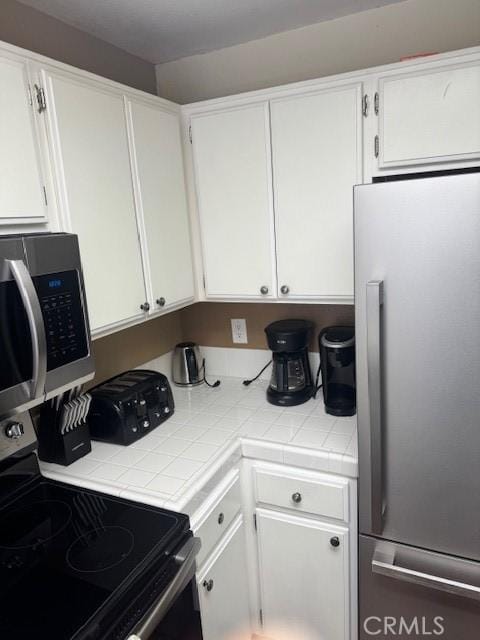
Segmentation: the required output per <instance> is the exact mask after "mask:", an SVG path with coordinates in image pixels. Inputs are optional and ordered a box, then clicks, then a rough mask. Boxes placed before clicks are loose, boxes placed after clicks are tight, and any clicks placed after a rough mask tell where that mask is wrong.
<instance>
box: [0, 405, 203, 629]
mask: <svg viewBox="0 0 480 640" xmlns="http://www.w3.org/2000/svg"><path fill="white" fill-rule="evenodd" d="M18 425H22V435H21V436H18V437H17V438H15V437H14V436H12V435H11V434H12V430H13V431H14V433H18V432H16V431H15V430H14V427H15V426H17V427H18ZM35 446H36V442H35V434H34V431H33V427H32V423H31V420H30V417H29V415H28V413H24V414H21V415H19V416H17V417H16V419H15V420H14V421H12V420H11V419H9V420H3V421H0V459H1V461H0V637H1V638H14V639H15V640H31V639H32V638H49V639H50V640H125V639H126V638H128V637H130V636H131V635H133V634H136V635H138V636H139V637H141V638H142V640H143V639H147V638H153V637H154V638H155V639H157V638H158V639H160V638H162V639H163V638H169V639H170V638H179V639H180V638H183V637H185V636H184V635H182V634H183V631H181V632H179V635H168V634H167V633H165V629H166V628H167V626H168V618H169V616H171V615H173V614H174V611H175V607H178V606H186V608H185V609H184V610H183V616H181V619H182V620H183V623H184V624H188V625H190V624H191V625H192V626H195V628H196V630H197V631H196V633H197V635H194V636H192V637H196V638H197V637H198V638H201V635H200V634H201V631H200V623H199V620H198V614H196V613H195V612H194V609H193V605H192V604H186V605H185V598H187V597H190V596H189V593H190V591H191V589H190V582H191V580H192V578H193V576H194V573H195V555H196V553H197V551H198V548H199V544H200V543H199V541H198V539H197V538H194V537H193V536H192V533H191V531H190V529H189V520H188V517H187V516H186V515H182V514H177V513H173V512H169V511H165V510H163V509H159V508H154V507H149V506H145V505H141V504H138V503H134V502H130V501H128V500H124V499H120V498H116V497H111V496H107V495H104V494H102V493H98V492H96V491H90V490H86V489H81V488H79V487H74V486H70V485H66V484H63V483H61V482H57V481H53V480H48V479H45V478H44V477H42V476H41V475H40V471H39V468H38V463H37V458H36V455H35V453H34V452H32V449H33V448H34V447H35ZM167 611H168V613H167Z"/></svg>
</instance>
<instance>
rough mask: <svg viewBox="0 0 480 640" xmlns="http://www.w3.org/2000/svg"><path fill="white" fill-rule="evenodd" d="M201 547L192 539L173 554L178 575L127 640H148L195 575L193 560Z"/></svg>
mask: <svg viewBox="0 0 480 640" xmlns="http://www.w3.org/2000/svg"><path fill="white" fill-rule="evenodd" d="M200 547H201V542H200V538H196V537H192V538H189V539H188V540H187V542H186V543H185V544H184V545H183V547H182V548H181V549H180V551H178V553H176V554H175V556H174V559H175V562H176V563H177V564H178V565H179V566H180V569H179V571H178V573H177V574H176V576H175V578H174V579H173V580H172V582H171V583H170V584H169V585H168V587H167V589H166V590H165V591H164V592H163V595H162V597H161V598H160V600H159V601H158V602H157V604H156V605H155V606H154V608H153V609H152V610H151V611H150V612H149V613H148V614H147V615H146V616H145V618H144V619H143V620H141V621H140V623H139V624H138V627H137V629H136V630H135V631H134V633H133V634H132V635H130V636H128V639H127V640H148V638H149V637H150V636H151V634H152V633H153V632H154V631H155V628H156V627H157V626H158V624H159V623H160V622H161V620H162V619H163V618H164V617H165V614H166V613H167V611H168V610H169V609H170V606H171V604H172V603H173V601H174V600H175V598H176V597H177V596H178V595H179V594H180V593H181V592H182V591H183V590H184V589H185V587H186V586H187V584H188V583H189V582H190V580H191V579H192V578H193V576H194V575H195V571H196V564H195V558H196V556H197V553H198V552H199V550H200Z"/></svg>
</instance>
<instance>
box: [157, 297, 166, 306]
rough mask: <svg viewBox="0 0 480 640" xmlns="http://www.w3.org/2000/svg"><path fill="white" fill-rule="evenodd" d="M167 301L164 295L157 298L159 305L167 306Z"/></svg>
mask: <svg viewBox="0 0 480 640" xmlns="http://www.w3.org/2000/svg"><path fill="white" fill-rule="evenodd" d="M165 302H166V300H165V298H163V297H162V298H158V299H157V300H156V303H157V304H158V306H159V307H164V306H165Z"/></svg>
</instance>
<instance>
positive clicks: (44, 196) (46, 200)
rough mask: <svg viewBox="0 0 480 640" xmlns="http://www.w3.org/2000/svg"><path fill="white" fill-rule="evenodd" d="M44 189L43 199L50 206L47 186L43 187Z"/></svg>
mask: <svg viewBox="0 0 480 640" xmlns="http://www.w3.org/2000/svg"><path fill="white" fill-rule="evenodd" d="M42 189H43V199H44V200H45V206H46V207H48V199H47V190H46V188H45V187H42Z"/></svg>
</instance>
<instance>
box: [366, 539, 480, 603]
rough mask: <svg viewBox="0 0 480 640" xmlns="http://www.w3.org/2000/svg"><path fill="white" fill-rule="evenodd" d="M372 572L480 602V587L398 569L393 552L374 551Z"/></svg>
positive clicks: (401, 568) (419, 572)
mask: <svg viewBox="0 0 480 640" xmlns="http://www.w3.org/2000/svg"><path fill="white" fill-rule="evenodd" d="M388 556H390V557H388ZM372 571H373V573H377V574H380V575H382V576H386V577H387V578H394V579H396V580H403V581H404V582H410V583H412V584H416V585H419V586H422V587H427V588H430V589H436V590H437V591H445V592H446V593H451V594H454V595H457V596H462V597H464V598H473V599H474V600H480V587H478V586H476V585H473V584H468V583H465V582H458V581H457V580H451V579H449V578H442V577H440V576H435V575H432V574H430V573H423V572H422V571H414V570H413V569H407V568H406V567H400V566H398V565H396V564H395V553H394V552H392V553H391V554H387V555H386V554H385V553H382V552H380V551H378V550H376V551H375V553H374V555H373V559H372Z"/></svg>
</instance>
